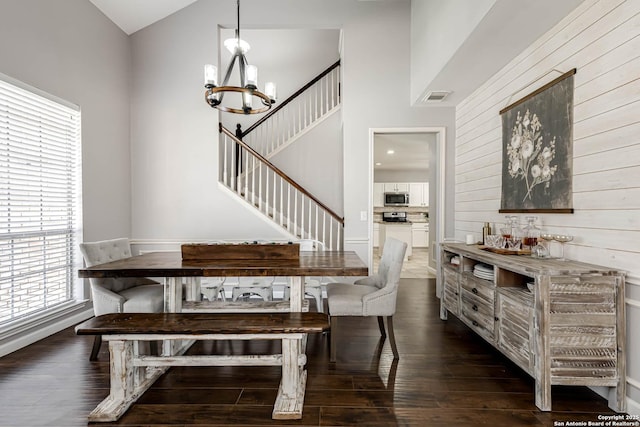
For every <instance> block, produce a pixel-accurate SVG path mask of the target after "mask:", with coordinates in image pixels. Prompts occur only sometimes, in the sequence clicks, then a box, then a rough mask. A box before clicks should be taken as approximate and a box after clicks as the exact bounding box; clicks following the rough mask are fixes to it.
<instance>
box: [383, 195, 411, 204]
mask: <svg viewBox="0 0 640 427" xmlns="http://www.w3.org/2000/svg"><path fill="white" fill-rule="evenodd" d="M384 205H385V206H409V193H384Z"/></svg>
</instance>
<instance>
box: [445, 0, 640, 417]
mask: <svg viewBox="0 0 640 427" xmlns="http://www.w3.org/2000/svg"><path fill="white" fill-rule="evenodd" d="M638 36H640V2H638V1H635V0H628V1H624V0H602V1H598V0H587V1H585V2H584V3H583V4H581V5H580V6H578V8H577V9H576V10H575V11H573V12H572V13H570V14H569V15H568V16H567V17H566V18H565V19H563V20H562V21H561V22H560V23H558V24H557V25H556V26H555V27H554V28H553V29H552V30H550V31H549V32H548V33H546V34H545V35H543V36H542V37H541V38H540V39H539V40H537V41H536V42H534V43H533V44H532V45H531V46H529V47H528V48H527V49H525V50H524V51H523V52H522V53H521V54H520V55H519V56H518V57H516V58H515V59H514V60H513V61H511V62H510V63H509V64H508V65H507V66H505V67H504V68H503V69H502V70H500V71H499V72H498V73H497V74H495V75H494V76H493V77H492V78H491V79H489V81H487V83H486V84H485V85H483V86H481V87H480V88H478V89H477V90H476V91H475V92H474V93H473V94H472V95H471V96H470V97H468V98H467V99H466V100H465V101H464V102H462V103H461V104H460V105H459V106H458V108H457V109H456V160H455V163H456V174H455V175H456V177H455V179H456V185H455V197H456V202H455V211H456V213H455V219H456V221H455V235H456V237H457V238H458V239H462V238H463V237H464V235H465V234H466V233H469V232H475V233H479V232H480V230H481V229H482V223H483V222H484V221H490V222H492V223H503V222H504V217H503V215H501V214H499V213H498V209H499V208H500V192H501V176H500V175H501V159H502V141H501V121H500V115H499V111H500V110H501V109H502V108H503V107H505V106H507V105H508V104H509V103H510V102H513V101H514V100H517V99H519V98H520V97H522V96H523V95H525V94H526V93H528V92H531V91H533V90H534V89H536V88H538V87H540V86H541V85H543V84H544V83H545V81H549V80H551V79H553V78H555V77H557V76H558V75H559V74H558V73H556V72H550V71H551V70H552V69H558V70H562V71H568V70H570V69H572V68H574V67H575V68H577V74H576V75H575V93H574V129H573V133H574V146H573V203H574V208H575V213H574V214H572V215H558V214H543V215H539V216H540V217H541V219H542V228H543V229H544V230H547V231H549V232H552V233H565V234H571V235H574V236H576V237H575V240H574V242H572V243H571V244H568V245H567V247H566V249H565V256H567V257H568V258H573V259H577V260H580V261H585V262H590V263H594V264H599V265H605V266H608V267H614V268H619V269H621V270H624V271H627V272H628V285H627V286H628V293H627V310H628V318H629V326H630V327H629V328H628V330H627V334H628V349H630V350H633V351H630V352H629V353H627V354H628V357H627V363H628V365H627V366H628V373H627V374H628V378H629V382H630V385H631V387H630V390H629V391H628V395H629V396H630V398H631V399H633V401H635V402H640V388H639V387H640V359H638V358H637V357H636V355H637V350H638V348H639V346H640V345H639V342H640V332H639V331H638V329H637V328H635V327H634V325H636V324H637V322H636V321H637V320H638V319H639V317H640V315H639V312H638V309H639V308H640V291H639V290H638V287H639V286H640V256H639V252H638V241H639V240H640V212H639V211H640V204H638V200H640V137H639V136H638V135H640V121H638V108H639V107H640V79H638V69H639V66H640V37H638ZM541 76H544V78H543V79H540V80H538V81H537V82H536V83H535V84H533V85H530V86H528V83H530V82H532V81H533V80H537V79H539V78H540V77H541ZM523 86H528V87H527V89H525V90H523V91H522V90H521V88H522V87H523ZM514 95H515V96H514ZM521 217H522V216H521ZM521 221H522V219H521ZM639 409H640V408H635V410H636V413H637V411H638V410H639Z"/></svg>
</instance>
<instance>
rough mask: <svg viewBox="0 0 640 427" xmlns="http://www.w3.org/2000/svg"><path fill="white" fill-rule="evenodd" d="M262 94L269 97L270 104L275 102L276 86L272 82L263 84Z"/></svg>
mask: <svg viewBox="0 0 640 427" xmlns="http://www.w3.org/2000/svg"><path fill="white" fill-rule="evenodd" d="M264 94H265V95H267V96H268V97H269V99H270V100H271V102H275V101H276V84H275V83H274V82H267V83H265V85H264Z"/></svg>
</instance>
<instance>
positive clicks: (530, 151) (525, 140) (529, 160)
mask: <svg viewBox="0 0 640 427" xmlns="http://www.w3.org/2000/svg"><path fill="white" fill-rule="evenodd" d="M542 129H543V125H542V123H540V120H539V119H538V116H537V114H536V113H532V112H531V111H529V110H528V109H527V110H526V112H525V113H524V115H522V114H521V112H520V111H518V112H517V116H516V121H515V124H514V126H513V130H512V132H511V140H510V142H509V144H508V145H507V156H508V158H509V175H510V176H511V178H513V179H519V180H524V183H525V186H526V190H527V193H526V194H525V196H524V199H523V200H522V201H523V202H524V201H525V200H527V199H529V200H531V199H532V194H531V192H532V190H533V189H534V188H535V187H536V186H538V185H544V186H545V188H549V186H550V184H551V179H552V178H553V175H554V174H555V173H556V171H557V169H558V165H555V164H552V163H553V160H554V158H555V154H556V137H555V136H554V137H552V138H551V139H550V140H548V141H544V138H543V137H542Z"/></svg>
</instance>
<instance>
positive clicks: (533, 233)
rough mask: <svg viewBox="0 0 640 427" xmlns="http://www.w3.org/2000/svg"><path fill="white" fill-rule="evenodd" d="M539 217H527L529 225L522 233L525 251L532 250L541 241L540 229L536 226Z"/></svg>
mask: <svg viewBox="0 0 640 427" xmlns="http://www.w3.org/2000/svg"><path fill="white" fill-rule="evenodd" d="M537 219H538V217H535V216H528V217H525V220H526V221H527V225H526V226H525V227H524V229H523V233H522V247H523V249H532V248H534V247H535V246H536V245H537V244H538V239H540V233H541V231H540V228H538V227H537V226H536V224H535V222H536V220H537Z"/></svg>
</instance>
